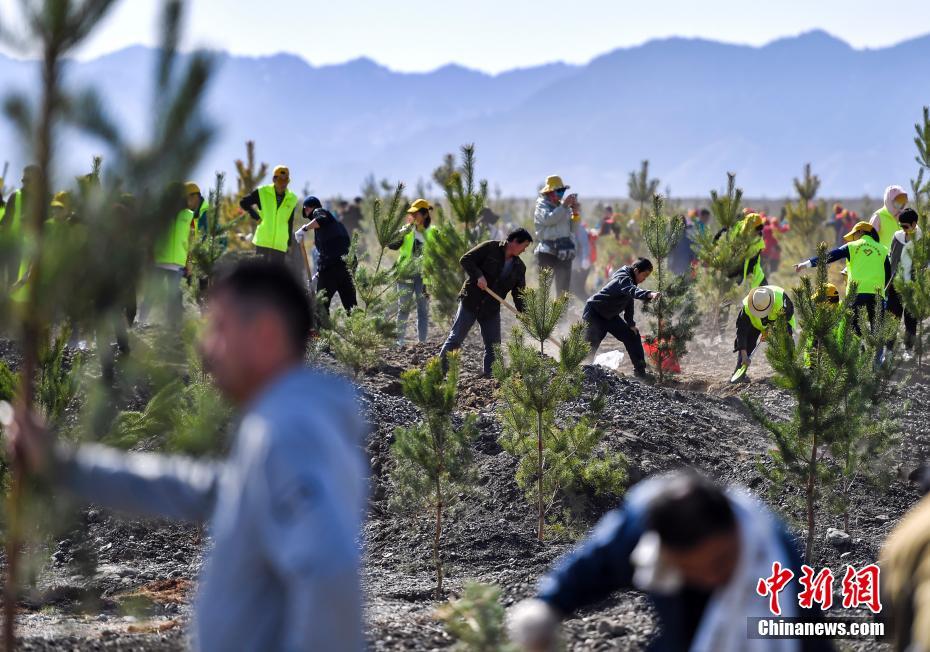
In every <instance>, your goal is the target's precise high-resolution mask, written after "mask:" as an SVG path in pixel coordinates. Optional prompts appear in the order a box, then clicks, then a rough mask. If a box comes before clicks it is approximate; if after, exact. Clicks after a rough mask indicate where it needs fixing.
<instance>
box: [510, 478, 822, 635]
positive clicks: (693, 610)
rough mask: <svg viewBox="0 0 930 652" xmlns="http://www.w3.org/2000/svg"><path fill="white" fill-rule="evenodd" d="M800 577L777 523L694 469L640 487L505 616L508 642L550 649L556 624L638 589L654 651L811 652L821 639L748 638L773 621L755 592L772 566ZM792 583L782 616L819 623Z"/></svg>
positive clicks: (796, 557) (738, 492) (752, 500)
mask: <svg viewBox="0 0 930 652" xmlns="http://www.w3.org/2000/svg"><path fill="white" fill-rule="evenodd" d="M773 562H779V563H780V564H781V565H782V566H784V567H787V568H790V569H792V570H793V572H794V573H795V577H797V576H799V575H800V574H801V557H800V554H799V552H798V550H797V549H796V547H795V544H794V541H793V539H792V537H791V535H790V534H789V533H788V532H787V530H786V528H785V526H784V524H783V523H782V522H781V520H780V519H779V518H778V517H777V516H776V515H775V514H773V513H772V512H771V511H770V510H769V508H768V507H767V506H766V505H765V504H764V503H763V502H762V501H760V500H759V499H758V498H756V497H754V496H753V495H751V494H750V493H749V492H748V491H747V490H745V489H742V488H740V487H730V488H727V489H723V488H721V487H718V486H717V485H715V484H714V483H712V482H711V481H710V480H708V479H706V478H704V477H702V476H699V475H697V474H696V473H693V472H677V473H671V474H668V475H660V476H655V477H653V478H650V479H648V480H645V481H643V482H641V483H639V484H638V485H636V486H635V487H633V488H632V489H631V490H630V491H629V492H628V493H627V494H626V498H625V499H624V502H623V504H622V505H621V506H620V507H619V508H618V509H615V510H613V511H612V512H609V513H608V514H607V515H605V516H604V517H603V518H602V519H601V521H600V523H598V524H597V526H596V527H595V528H594V530H593V531H592V532H591V534H590V535H589V536H588V538H587V539H586V540H585V541H584V542H583V543H581V545H580V546H579V547H578V548H576V549H575V550H574V551H573V552H571V553H569V554H568V555H567V556H566V557H564V558H563V559H562V560H561V561H559V562H558V564H557V565H556V566H555V568H554V569H553V570H552V571H551V572H550V573H549V575H547V576H546V577H545V578H543V580H542V581H541V582H540V585H539V591H538V593H537V594H536V597H535V598H531V599H529V600H524V601H523V602H520V603H518V604H517V605H516V606H515V607H514V608H513V609H511V611H510V613H509V617H508V628H509V630H510V635H511V640H513V641H514V642H516V643H517V644H519V645H521V646H522V648H523V649H524V650H530V651H533V652H542V651H549V650H555V649H557V647H556V645H557V642H556V639H557V630H558V626H559V622H560V621H561V620H562V619H563V618H568V617H570V616H572V615H573V614H575V613H576V612H577V611H578V610H579V609H582V608H583V607H586V606H589V605H592V604H595V603H597V602H599V601H601V600H603V599H605V598H607V597H608V596H610V595H611V594H612V593H613V592H615V591H619V590H629V589H638V590H640V591H643V592H645V593H646V595H647V596H648V597H649V599H650V601H651V602H652V604H653V605H654V606H655V610H656V615H657V616H658V620H659V624H660V627H659V634H658V636H657V637H656V638H655V639H654V640H653V641H652V643H651V644H650V646H649V649H651V650H662V651H668V650H671V651H675V652H679V651H680V652H685V651H687V650H692V651H695V652H757V651H758V652H814V651H820V650H830V649H832V645H831V644H830V643H829V641H826V640H823V639H815V640H802V641H798V640H790V639H773V638H770V639H749V638H747V627H746V622H747V618H750V617H754V616H755V617H765V618H771V617H772V614H771V613H770V611H769V598H768V597H761V596H759V595H757V593H756V586H757V583H758V582H759V579H760V578H765V577H768V576H770V575H771V574H772V563H773ZM799 590H800V586H799V584H798V582H797V580H796V579H794V580H792V581H791V583H789V584H788V585H787V586H786V587H785V590H784V591H783V592H782V598H781V601H780V606H781V611H782V616H783V617H792V616H793V617H806V618H812V619H813V618H818V617H819V616H818V614H817V613H816V612H815V611H813V610H805V609H802V608H801V607H799V606H798V602H797V598H796V597H795V596H797V594H798V592H799Z"/></svg>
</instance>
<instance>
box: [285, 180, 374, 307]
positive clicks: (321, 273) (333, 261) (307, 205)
mask: <svg viewBox="0 0 930 652" xmlns="http://www.w3.org/2000/svg"><path fill="white" fill-rule="evenodd" d="M303 214H304V217H305V218H306V219H308V220H310V223H309V224H304V225H303V226H302V227H300V228H299V229H298V230H297V232H296V233H295V234H294V239H295V240H296V241H297V242H298V243H300V246H301V247H302V246H303V241H304V238H305V237H306V234H307V231H310V230H312V231H314V234H313V246H314V247H315V248H316V250H317V254H318V262H317V287H318V289H319V290H320V291H322V292H323V297H324V299H323V310H324V311H325V312H326V313H329V304H330V302H332V300H333V297H334V296H336V294H338V295H339V301H341V302H342V307H343V308H345V311H346V312H350V311H351V310H352V308H354V307H355V306H356V305H357V303H358V300H357V299H356V296H355V284H354V283H353V282H352V275H351V274H350V273H349V268H348V265H347V263H346V260H345V256H346V254H348V253H349V246H350V245H351V241H350V240H349V234H348V232H347V231H346V227H345V226H343V224H342V222H340V221H339V220H337V219H336V218H335V217H334V216H333V214H332V213H330V212H329V211H328V210H326V209H325V208H323V207H322V204H321V203H320V200H319V199H317V198H316V197H313V196H310V197H307V198H306V199H305V200H304V206H303Z"/></svg>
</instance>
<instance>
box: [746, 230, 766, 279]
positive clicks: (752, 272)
mask: <svg viewBox="0 0 930 652" xmlns="http://www.w3.org/2000/svg"><path fill="white" fill-rule="evenodd" d="M764 250H765V242H764V241H762V240H761V239H760V240H759V241H758V242H753V243H752V246H751V247H750V248H749V252H748V253H747V254H746V260H745V261H743V283H745V282H746V279H749V289H750V290H754V289H756V288H757V287H759V286H761V285H762V283H763V282H764V281H765V270H764V269H762V252H763V251H764ZM753 258H755V261H756V262H755V264H754V265H753V267H752V269H750V268H749V262H750V261H751V260H752V259H753Z"/></svg>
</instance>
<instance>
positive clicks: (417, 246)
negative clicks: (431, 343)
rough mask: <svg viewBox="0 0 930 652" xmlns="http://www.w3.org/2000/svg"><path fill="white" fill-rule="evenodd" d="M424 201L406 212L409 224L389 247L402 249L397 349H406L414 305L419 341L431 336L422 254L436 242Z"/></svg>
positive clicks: (397, 266) (398, 264) (398, 265)
mask: <svg viewBox="0 0 930 652" xmlns="http://www.w3.org/2000/svg"><path fill="white" fill-rule="evenodd" d="M432 210H433V207H432V206H431V205H430V203H429V202H428V201H426V200H425V199H417V200H416V201H415V202H413V203H412V204H410V208H408V209H407V225H406V226H405V227H404V228H403V229H401V230H400V232H399V233H398V234H397V238H396V239H395V241H394V242H392V243H391V244H390V245H389V246H390V247H391V249H397V250H399V254H398V256H397V262H396V263H395V265H394V270H395V273H396V274H397V277H398V281H397V290H398V307H397V346H403V345H404V340H405V339H406V335H407V319H408V318H409V317H410V307H411V303H413V302H414V301H415V302H416V306H417V339H418V340H419V341H420V343H421V344H422V343H423V342H425V341H426V338H427V336H428V335H429V293H428V292H427V289H426V285H425V283H424V281H423V266H422V263H423V254H424V253H425V252H426V250H427V248H428V247H429V246H430V243H431V242H432V240H433V227H432V226H431V225H430V222H431V221H432V218H431V216H430V211H432Z"/></svg>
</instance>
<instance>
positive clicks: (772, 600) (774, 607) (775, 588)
mask: <svg viewBox="0 0 930 652" xmlns="http://www.w3.org/2000/svg"><path fill="white" fill-rule="evenodd" d="M793 577H794V571H792V570H791V569H790V568H784V567H782V565H781V564H779V563H778V562H777V561H776V562H774V563H773V564H772V574H771V575H770V576H769V577H767V578H765V577H763V578H761V579H760V580H759V583H758V584H756V593H758V594H759V595H761V596H762V597H765V596H768V598H769V611H771V612H772V613H773V614H775V615H776V616H780V615H781V605H779V604H778V594H779V593H781V592H782V590H783V589H784V588H785V586H787V585H788V582H790V581H791V579H792V578H793Z"/></svg>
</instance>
